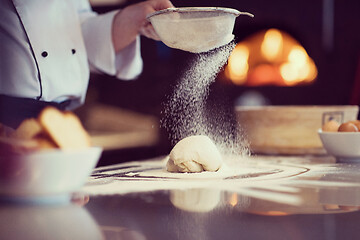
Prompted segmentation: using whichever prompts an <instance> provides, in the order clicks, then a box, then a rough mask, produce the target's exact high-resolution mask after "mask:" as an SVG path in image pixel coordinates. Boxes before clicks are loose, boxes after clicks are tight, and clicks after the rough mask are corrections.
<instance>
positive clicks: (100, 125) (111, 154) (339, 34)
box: [77, 0, 360, 165]
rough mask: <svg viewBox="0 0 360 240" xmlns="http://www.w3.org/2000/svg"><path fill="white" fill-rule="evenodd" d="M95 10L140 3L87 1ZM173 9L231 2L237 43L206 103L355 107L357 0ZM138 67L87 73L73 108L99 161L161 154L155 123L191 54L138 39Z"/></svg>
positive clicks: (194, 2) (165, 146)
mask: <svg viewBox="0 0 360 240" xmlns="http://www.w3.org/2000/svg"><path fill="white" fill-rule="evenodd" d="M90 2H91V4H92V6H93V9H94V10H95V11H96V12H98V13H103V12H107V11H109V10H113V9H118V8H123V7H125V6H127V5H129V4H134V3H137V2H140V1H131V0H92V1H90ZM172 2H173V4H174V5H175V6H177V7H195V6H203V7H210V6H211V7H229V8H234V9H237V10H239V11H247V12H250V13H253V14H254V15H255V17H254V18H249V17H245V16H240V17H238V18H237V19H236V23H235V28H234V31H233V33H234V35H235V41H236V43H237V46H236V47H235V49H234V51H233V52H232V54H231V56H230V58H229V61H228V64H227V65H226V66H224V69H223V70H222V71H221V72H220V73H219V75H218V77H217V79H216V81H215V82H214V83H213V84H212V85H211V87H210V88H211V91H210V94H209V97H208V101H209V102H217V101H219V100H221V101H222V104H223V105H224V106H225V107H226V108H230V109H231V108H233V107H234V106H244V105H349V104H351V105H359V104H360V62H359V53H360V33H359V24H360V15H359V14H358V13H359V12H360V1H339V0H318V1H310V0H293V1H284V0H282V1H281V0H273V1H266V0H251V1H239V0H236V1H235V0H232V1H230V0H208V1H199V0H191V1H188V0H182V1H176V0H174V1H172ZM141 49H142V50H141V51H142V57H143V61H144V70H143V73H142V74H141V75H140V76H139V78H138V79H137V80H135V81H121V80H119V79H116V78H115V77H111V76H106V75H101V74H92V75H91V79H90V85H89V90H88V94H87V99H86V104H85V105H84V106H83V107H82V108H80V109H79V110H78V111H77V113H78V114H79V116H80V117H81V118H82V120H83V122H84V125H85V127H86V128H87V129H88V130H89V131H90V133H91V134H92V136H93V139H94V141H95V143H97V144H99V145H102V146H104V148H105V150H106V151H104V154H103V156H102V159H101V161H100V163H99V165H107V164H112V163H119V162H124V161H130V160H139V159H145V158H151V157H155V156H159V155H164V156H165V155H166V154H168V153H169V151H170V150H171V147H172V146H171V145H170V141H169V139H168V133H167V132H166V131H165V130H164V129H162V128H160V127H159V121H160V119H161V111H162V110H163V104H164V103H165V101H166V97H167V96H169V95H170V94H171V92H172V89H173V87H174V85H175V84H176V83H177V82H178V81H179V80H180V76H181V74H182V73H183V72H184V71H185V70H186V69H187V67H188V66H189V64H190V63H191V60H192V59H193V58H194V54H192V53H187V52H184V51H181V50H176V49H171V48H168V47H167V46H165V45H164V44H163V43H161V42H155V41H152V40H149V39H146V38H143V37H142V38H141Z"/></svg>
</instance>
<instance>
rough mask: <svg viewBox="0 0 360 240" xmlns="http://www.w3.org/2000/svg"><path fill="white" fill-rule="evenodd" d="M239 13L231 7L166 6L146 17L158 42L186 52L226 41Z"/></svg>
mask: <svg viewBox="0 0 360 240" xmlns="http://www.w3.org/2000/svg"><path fill="white" fill-rule="evenodd" d="M241 14H244V15H248V16H252V17H253V15H252V14H250V13H247V12H239V11H237V10H235V9H231V8H217V7H184V8H167V9H164V10H160V11H157V12H154V13H152V14H150V15H149V16H147V19H148V21H149V22H151V24H152V25H153V27H154V29H155V31H156V33H157V34H158V35H159V37H160V39H161V41H162V42H163V43H165V44H166V45H167V46H168V47H171V48H176V49H181V50H184V51H188V52H195V53H199V52H206V51H208V50H210V49H213V48H216V47H220V46H222V45H225V44H227V43H229V42H230V41H231V40H232V39H233V38H234V36H233V34H232V31H233V28H234V24H235V19H236V17H237V16H239V15H241Z"/></svg>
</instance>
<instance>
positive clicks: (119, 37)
mask: <svg viewBox="0 0 360 240" xmlns="http://www.w3.org/2000/svg"><path fill="white" fill-rule="evenodd" d="M171 7H174V6H173V5H172V3H171V2H170V1H169V0H148V1H144V2H141V3H137V4H133V5H129V6H127V7H125V8H124V9H122V10H120V11H119V12H118V13H117V14H116V15H115V18H114V21H113V26H112V39H113V44H114V48H115V51H116V52H118V51H120V50H122V49H124V48H125V47H127V46H128V45H129V44H131V43H132V42H133V41H134V40H135V38H136V36H137V35H139V34H142V35H144V36H146V37H148V38H152V39H154V40H160V39H159V36H158V35H157V34H156V32H155V30H154V28H153V27H152V25H151V24H150V23H149V22H148V21H147V20H146V16H147V15H149V14H150V13H153V12H155V11H159V10H162V9H165V8H171Z"/></svg>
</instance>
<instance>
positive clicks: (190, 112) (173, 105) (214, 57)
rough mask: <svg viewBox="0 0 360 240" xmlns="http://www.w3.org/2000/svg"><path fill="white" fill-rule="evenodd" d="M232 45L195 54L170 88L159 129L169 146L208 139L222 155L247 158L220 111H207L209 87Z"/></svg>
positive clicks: (231, 125) (241, 142)
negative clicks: (195, 138) (196, 137)
mask: <svg viewBox="0 0 360 240" xmlns="http://www.w3.org/2000/svg"><path fill="white" fill-rule="evenodd" d="M235 45H236V44H235V42H234V41H232V42H230V43H229V44H227V45H226V46H223V47H220V48H218V49H215V50H212V51H209V52H205V53H199V54H196V55H195V59H194V60H193V62H192V63H191V64H190V67H189V69H186V70H185V72H184V74H183V76H182V77H181V78H180V81H179V82H178V83H177V85H176V86H175V88H174V92H173V93H172V95H171V96H170V97H169V99H168V101H167V102H166V104H165V107H164V110H163V112H162V113H163V118H162V120H161V126H162V127H164V128H165V129H166V130H167V131H168V132H169V137H170V140H171V142H172V144H173V145H175V144H176V143H177V142H179V141H180V140H181V139H184V138H185V137H189V136H193V135H205V136H208V137H210V138H211V139H212V140H213V141H214V142H215V144H216V146H217V147H218V148H219V149H220V151H221V153H222V154H234V153H236V154H240V155H248V148H247V144H246V143H245V141H244V139H243V137H242V136H239V134H238V133H237V129H238V128H237V126H236V125H235V123H233V122H231V121H230V119H228V115H229V114H228V111H232V109H230V110H224V108H217V107H213V108H209V107H208V106H207V105H206V103H207V101H206V100H207V97H208V95H209V87H210V85H211V84H212V83H213V82H214V81H215V79H216V76H217V74H218V73H219V71H220V70H221V69H222V68H223V66H224V65H225V64H226V62H227V60H228V58H229V56H230V53H231V51H232V50H233V49H234V47H235Z"/></svg>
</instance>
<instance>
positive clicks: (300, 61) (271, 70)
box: [224, 28, 317, 86]
mask: <svg viewBox="0 0 360 240" xmlns="http://www.w3.org/2000/svg"><path fill="white" fill-rule="evenodd" d="M224 73H225V77H226V78H227V79H229V80H230V81H231V82H232V83H234V84H236V85H245V86H260V85H262V86H264V85H274V86H294V85H303V84H310V83H312V82H314V81H315V79H316V77H317V67H316V65H315V63H314V61H313V60H312V59H311V58H310V57H309V55H308V54H307V52H306V50H305V49H304V48H303V46H301V44H300V43H299V42H298V41H296V40H295V39H294V38H293V37H292V36H290V35H289V34H287V33H286V32H283V31H280V30H278V29H274V28H273V29H268V30H264V31H261V32H258V33H256V34H254V35H252V36H250V37H248V38H247V39H245V40H244V41H242V42H239V43H238V44H237V45H236V47H235V49H234V50H233V52H232V53H231V55H230V57H229V61H228V64H227V66H226V67H225V71H224Z"/></svg>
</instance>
